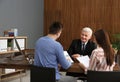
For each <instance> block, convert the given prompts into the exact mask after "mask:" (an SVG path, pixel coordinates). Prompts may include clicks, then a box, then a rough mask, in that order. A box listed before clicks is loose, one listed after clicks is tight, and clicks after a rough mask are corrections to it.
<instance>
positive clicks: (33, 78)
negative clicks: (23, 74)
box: [30, 66, 56, 82]
mask: <svg viewBox="0 0 120 82" xmlns="http://www.w3.org/2000/svg"><path fill="white" fill-rule="evenodd" d="M30 70H31V71H30V82H56V79H55V68H48V67H37V66H32V67H31V69H30Z"/></svg>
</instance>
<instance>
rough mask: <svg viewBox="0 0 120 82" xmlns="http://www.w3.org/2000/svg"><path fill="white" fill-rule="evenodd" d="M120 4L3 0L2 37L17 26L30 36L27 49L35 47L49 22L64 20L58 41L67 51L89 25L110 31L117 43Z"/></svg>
mask: <svg viewBox="0 0 120 82" xmlns="http://www.w3.org/2000/svg"><path fill="white" fill-rule="evenodd" d="M119 4H120V1H119V0H0V37H1V36H4V33H3V32H4V30H7V29H14V28H17V29H18V36H27V49H34V47H35V42H36V40H37V39H38V38H40V37H41V36H43V35H46V34H47V33H48V28H49V25H50V24H51V23H52V22H54V21H60V22H61V23H62V24H63V26H64V30H63V32H62V34H61V37H60V38H59V39H58V41H59V42H60V43H61V44H62V45H63V47H64V50H67V49H68V47H69V45H70V43H71V41H72V40H73V39H77V38H79V37H80V31H81V29H82V28H83V27H86V26H87V27H91V28H92V29H93V31H96V30H97V29H100V28H103V29H105V30H107V31H108V33H109V35H110V38H111V42H114V41H116V39H115V38H114V37H113V34H119V33H120V23H119V21H120V15H119V13H120V5H119ZM23 82H27V81H23Z"/></svg>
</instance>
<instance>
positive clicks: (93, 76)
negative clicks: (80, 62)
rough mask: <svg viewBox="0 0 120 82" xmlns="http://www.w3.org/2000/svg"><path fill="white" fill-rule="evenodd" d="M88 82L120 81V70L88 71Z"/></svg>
mask: <svg viewBox="0 0 120 82" xmlns="http://www.w3.org/2000/svg"><path fill="white" fill-rule="evenodd" d="M87 82H120V71H90V70H89V71H88V74H87Z"/></svg>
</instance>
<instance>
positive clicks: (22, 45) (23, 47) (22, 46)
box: [12, 39, 25, 50]
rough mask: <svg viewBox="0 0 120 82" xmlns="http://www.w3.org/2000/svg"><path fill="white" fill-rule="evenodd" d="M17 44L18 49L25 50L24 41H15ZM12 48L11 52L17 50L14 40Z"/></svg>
mask: <svg viewBox="0 0 120 82" xmlns="http://www.w3.org/2000/svg"><path fill="white" fill-rule="evenodd" d="M17 42H18V44H19V46H20V49H21V50H24V49H25V39H17ZM12 47H13V50H18V48H17V45H16V43H15V40H13V46H12Z"/></svg>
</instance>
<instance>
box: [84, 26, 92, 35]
mask: <svg viewBox="0 0 120 82" xmlns="http://www.w3.org/2000/svg"><path fill="white" fill-rule="evenodd" d="M82 31H83V32H88V33H90V35H91V36H92V33H93V31H92V29H91V28H90V27H84V28H83V29H82Z"/></svg>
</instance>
